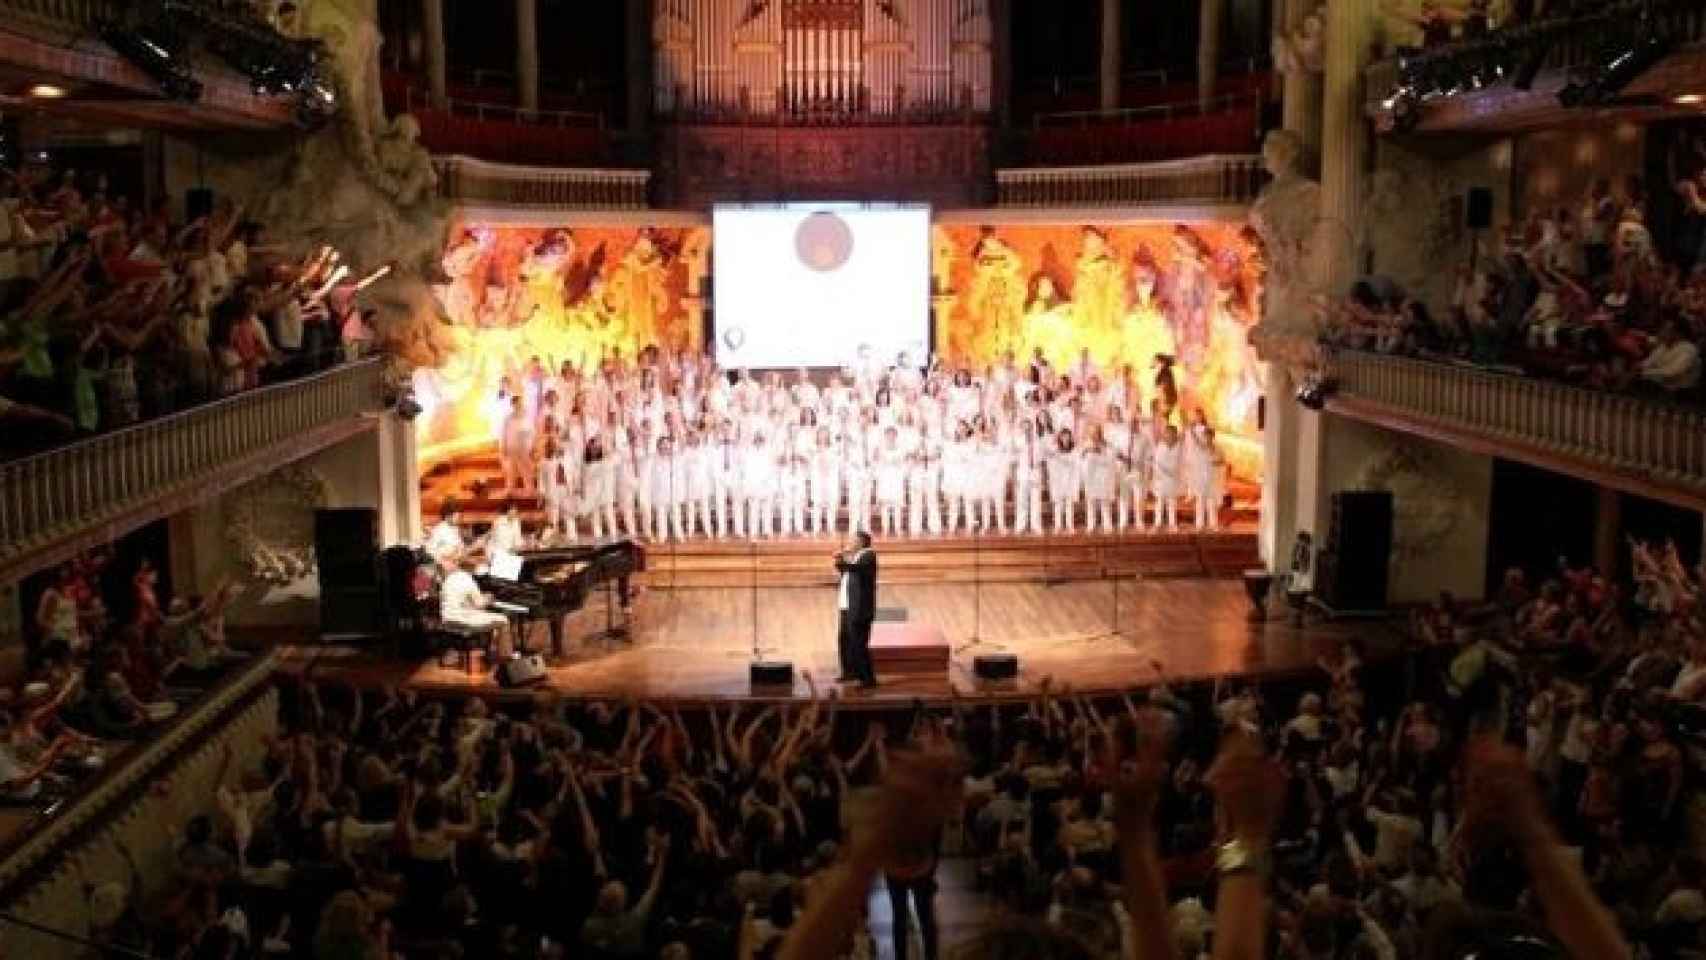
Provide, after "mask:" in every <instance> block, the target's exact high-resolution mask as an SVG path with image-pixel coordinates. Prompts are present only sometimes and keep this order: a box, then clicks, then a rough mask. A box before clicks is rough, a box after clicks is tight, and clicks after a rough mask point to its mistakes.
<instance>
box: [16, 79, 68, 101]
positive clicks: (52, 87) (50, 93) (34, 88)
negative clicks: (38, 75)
mask: <svg viewBox="0 0 1706 960" xmlns="http://www.w3.org/2000/svg"><path fill="white" fill-rule="evenodd" d="M26 92H27V93H29V95H30V96H32V97H35V98H36V99H37V100H60V99H63V98H64V97H65V95H66V92H67V91H66V89H65V88H64V87H62V86H59V85H58V84H54V83H37V84H32V85H31V86H30V89H29V90H28V91H26Z"/></svg>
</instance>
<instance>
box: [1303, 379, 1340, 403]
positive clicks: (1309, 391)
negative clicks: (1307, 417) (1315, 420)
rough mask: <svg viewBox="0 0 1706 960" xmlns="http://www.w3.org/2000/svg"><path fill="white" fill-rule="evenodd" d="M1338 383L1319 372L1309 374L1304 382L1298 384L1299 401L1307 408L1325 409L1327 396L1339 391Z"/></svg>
mask: <svg viewBox="0 0 1706 960" xmlns="http://www.w3.org/2000/svg"><path fill="white" fill-rule="evenodd" d="M1337 389H1338V385H1337V384H1335V383H1334V382H1333V381H1331V380H1329V379H1327V378H1325V377H1322V376H1321V375H1319V374H1315V373H1311V374H1307V375H1305V376H1304V378H1303V382H1302V383H1299V384H1298V385H1297V402H1298V404H1300V405H1301V406H1302V407H1303V408H1304V409H1305V410H1315V411H1320V410H1325V409H1326V408H1327V398H1328V397H1330V396H1332V395H1333V394H1334V392H1335V391H1337Z"/></svg>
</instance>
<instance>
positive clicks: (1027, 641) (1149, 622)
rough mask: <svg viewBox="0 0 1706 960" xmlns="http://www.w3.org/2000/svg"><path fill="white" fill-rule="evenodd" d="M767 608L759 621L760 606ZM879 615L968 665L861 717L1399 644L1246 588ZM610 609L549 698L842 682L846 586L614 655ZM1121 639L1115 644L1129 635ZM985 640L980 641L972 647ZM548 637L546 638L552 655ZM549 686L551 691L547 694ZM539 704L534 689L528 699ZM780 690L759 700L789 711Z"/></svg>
mask: <svg viewBox="0 0 1706 960" xmlns="http://www.w3.org/2000/svg"><path fill="white" fill-rule="evenodd" d="M755 600H756V607H757V611H756V617H755V616H754V602H755ZM878 601H879V605H880V606H882V607H886V608H893V607H903V608H905V609H906V610H907V612H908V615H909V619H911V620H913V621H915V622H922V623H928V624H933V625H935V626H938V627H940V628H941V629H942V631H943V632H944V633H945V634H946V636H947V639H948V641H949V642H950V644H952V645H953V648H954V655H953V658H952V660H951V662H950V664H949V667H948V670H947V671H946V673H945V674H931V675H925V676H885V677H883V678H882V680H883V682H882V684H881V685H880V686H879V687H878V688H877V689H876V690H873V691H857V690H849V691H847V693H846V697H847V700H848V701H849V702H851V703H853V704H857V703H872V704H879V703H881V704H890V703H893V702H895V701H902V702H904V701H907V700H911V699H913V698H922V699H925V700H931V701H934V700H941V699H945V698H947V697H948V696H950V694H951V693H957V694H959V695H963V696H969V697H985V696H1003V695H1022V694H1029V693H1032V692H1034V691H1036V690H1037V688H1038V686H1039V683H1040V682H1041V680H1042V679H1043V678H1044V677H1052V678H1053V680H1054V683H1055V685H1056V686H1057V687H1058V686H1060V685H1062V684H1070V685H1071V687H1072V688H1073V689H1075V690H1084V691H1110V690H1117V689H1127V688H1131V687H1134V686H1138V685H1142V684H1144V683H1147V682H1150V681H1152V680H1153V679H1154V673H1153V670H1152V668H1151V667H1150V662H1151V661H1152V660H1153V661H1159V662H1160V663H1161V664H1162V666H1163V668H1164V669H1165V671H1166V672H1167V674H1168V675H1169V676H1171V677H1174V678H1178V679H1181V680H1193V679H1204V678H1209V677H1215V676H1223V675H1234V676H1264V675H1275V674H1288V673H1297V672H1300V671H1307V670H1311V669H1313V667H1314V664H1315V661H1316V658H1317V657H1318V656H1320V655H1321V654H1322V653H1325V652H1327V651H1328V650H1329V649H1330V648H1331V647H1332V646H1333V645H1334V644H1335V643H1336V642H1337V641H1338V640H1340V639H1342V638H1344V637H1348V636H1360V637H1363V638H1365V639H1367V640H1369V641H1370V642H1371V643H1374V644H1376V645H1378V644H1380V643H1382V642H1391V640H1390V638H1389V637H1388V634H1389V631H1388V630H1387V629H1386V628H1385V627H1384V626H1382V625H1380V624H1367V623H1364V624H1358V625H1345V624H1325V625H1313V626H1310V627H1308V628H1305V629H1301V630H1300V629H1294V628H1292V627H1290V626H1288V625H1287V624H1286V623H1285V621H1284V620H1283V619H1282V617H1283V612H1282V611H1280V610H1278V609H1275V608H1274V607H1273V606H1270V614H1271V616H1272V617H1273V619H1270V620H1269V621H1268V622H1266V623H1261V624H1252V623H1251V622H1249V620H1248V619H1247V616H1248V612H1249V603H1248V600H1247V599H1246V597H1245V593H1244V586H1243V584H1242V582H1241V581H1238V580H1230V579H1208V578H1189V579H1167V580H1160V579H1138V580H1131V579H1122V580H1121V581H1120V586H1119V597H1118V602H1119V605H1118V613H1117V621H1116V612H1115V597H1114V582H1113V581H1112V580H1077V581H1068V582H1064V583H1058V584H1050V583H1042V582H1028V583H1011V582H1010V583H994V584H984V585H983V586H982V587H981V588H979V587H976V586H974V585H972V584H966V583H946V584H944V583H893V584H887V583H885V584H883V585H882V587H881V588H880V590H879V594H878ZM605 617H606V613H605V607H604V601H603V600H602V598H595V599H593V600H592V601H590V602H589V603H588V605H587V607H586V609H583V610H582V611H580V612H578V613H576V614H575V615H574V616H573V617H571V618H570V619H569V622H568V625H567V631H566V636H567V637H568V638H569V646H570V650H569V653H568V656H567V657H565V658H564V659H563V660H562V661H560V662H558V663H555V664H553V665H552V666H551V668H550V671H549V679H548V681H547V684H548V687H549V689H551V690H553V691H555V692H557V693H558V694H561V695H563V696H566V697H570V698H618V697H625V696H630V695H632V696H636V697H642V698H649V699H666V700H681V701H689V702H691V701H703V700H720V699H730V698H737V697H738V698H748V697H751V696H753V695H754V694H753V691H752V690H751V688H750V686H749V684H748V673H747V667H748V664H749V662H750V661H751V660H752V659H753V657H752V651H753V648H754V646H755V644H756V646H757V647H758V648H759V650H760V651H761V652H762V653H763V655H764V656H765V658H767V659H783V660H790V661H792V662H793V664H794V667H795V672H796V682H795V684H794V688H793V690H792V696H793V697H796V698H797V697H803V696H805V695H806V687H805V683H804V681H803V679H802V678H801V677H800V673H801V671H805V670H810V671H811V672H812V674H813V675H814V677H816V678H817V679H818V681H819V685H820V687H824V688H827V687H828V686H829V685H830V684H829V683H828V682H827V681H832V680H833V678H834V677H835V676H836V674H837V673H838V668H837V658H836V645H835V636H836V618H837V613H836V591H835V589H834V588H833V587H822V586H819V587H760V588H758V589H756V590H753V589H751V588H744V589H743V588H734V587H721V588H685V587H684V588H677V589H674V590H670V589H667V588H660V587H658V586H655V585H654V586H652V587H651V588H649V589H647V590H646V592H645V593H644V594H643V595H642V596H641V598H640V599H639V601H638V602H637V604H636V607H635V616H634V622H633V639H632V642H630V643H620V642H619V643H616V644H615V645H614V646H612V647H610V648H608V649H607V648H606V647H605V645H604V643H603V642H602V641H592V642H590V643H588V642H585V641H584V640H583V639H582V638H585V637H587V636H589V635H590V634H592V633H594V632H595V631H597V630H598V629H599V628H601V627H602V626H603V625H604V622H605ZM1116 623H1117V626H1118V629H1119V631H1120V632H1119V633H1118V634H1117V635H1116V634H1115V633H1114V632H1113V631H1114V629H1115V627H1116ZM974 631H975V632H976V634H977V636H978V638H979V639H980V641H981V644H980V645H979V646H976V647H973V646H970V645H969V644H970V641H971V638H972V636H973V633H974ZM544 640H545V638H544V635H543V631H542V629H541V631H540V632H539V634H538V635H537V636H536V637H535V638H534V640H533V643H534V644H535V645H538V644H540V643H542V642H544ZM978 652H1004V653H1013V654H1017V655H1018V656H1019V660H1020V676H1019V679H1018V681H1017V682H1016V683H1015V682H1008V683H1000V684H984V683H981V682H980V681H978V680H976V679H975V678H974V676H973V675H972V658H973V657H974V656H975V655H976V653H978ZM286 663H287V669H291V670H297V671H300V670H304V669H306V668H308V666H309V665H310V664H312V665H313V669H314V672H315V674H316V675H317V676H343V677H348V678H349V679H351V680H353V681H355V682H356V683H357V684H359V685H363V686H369V685H380V684H388V683H389V684H398V685H407V686H411V687H414V688H416V689H419V690H421V691H422V692H445V693H449V692H476V691H478V692H487V693H497V692H499V688H498V686H497V684H496V682H495V681H494V680H493V679H492V678H491V677H490V675H489V674H487V673H485V672H483V671H482V672H481V673H478V674H469V673H467V672H465V671H463V670H462V669H461V667H460V666H455V667H443V666H440V665H439V664H438V663H437V661H429V662H425V663H420V662H402V661H398V660H394V659H389V658H387V657H386V656H383V655H381V654H379V653H377V652H374V651H370V650H358V649H352V648H348V647H336V646H314V645H295V646H292V647H290V648H289V649H288V650H287V651H286ZM535 689H537V688H535ZM517 693H518V694H520V695H524V696H525V695H530V694H529V693H528V692H527V691H517ZM787 695H788V692H787V691H777V690H772V689H767V690H764V691H762V692H761V693H759V694H758V698H759V699H770V698H782V697H786V696H787Z"/></svg>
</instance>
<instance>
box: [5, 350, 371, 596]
mask: <svg viewBox="0 0 1706 960" xmlns="http://www.w3.org/2000/svg"><path fill="white" fill-rule="evenodd" d="M383 380H384V361H383V360H381V359H369V360H362V361H358V362H355V363H351V364H346V365H344V366H341V367H338V368H336V369H333V370H330V371H327V372H325V373H321V374H316V375H314V376H310V377H304V378H302V379H299V380H292V381H290V382H288V383H281V384H277V385H275V386H270V387H262V388H260V389H256V390H251V391H248V392H246V393H241V394H238V395H236V396H234V397H230V398H227V399H225V400H221V401H218V402H216V403H210V404H206V405H204V406H200V407H196V408H194V409H191V410H187V411H184V412H183V413H178V414H174V415H172V416H169V417H162V418H160V419H158V420H152V421H148V422H146V423H141V424H137V425H136V426H134V427H128V428H126V429H123V430H115V431H113V432H112V433H105V434H101V435H100V436H97V437H92V438H90V439H88V440H85V441H82V442H80V443H75V444H72V445H70V446H66V447H60V448H58V449H54V450H49V451H47V452H45V453H40V454H36V455H35V456H31V457H25V458H22V459H19V460H13V461H11V462H9V463H3V464H0V565H4V564H5V563H7V562H8V561H10V560H12V559H14V558H15V557H17V556H18V555H20V554H28V553H30V552H32V551H36V550H39V549H41V548H42V547H43V546H45V545H47V544H50V543H53V542H54V541H56V540H58V539H60V538H62V537H67V536H72V535H74V534H75V533H77V532H78V531H80V530H85V529H88V528H91V527H98V526H100V525H102V524H103V523H106V522H108V521H111V520H113V519H114V518H117V517H120V516H123V515H124V514H126V513H128V512H130V511H132V510H134V509H137V508H138V507H140V506H142V505H144V504H146V503H148V502H149V501H152V500H155V499H158V498H163V497H165V496H166V495H168V494H172V493H175V492H178V491H180V490H183V489H188V488H192V487H193V486H194V485H195V484H197V483H200V482H203V481H205V480H207V479H208V478H210V477H213V476H215V475H217V474H219V473H220V472H221V471H222V470H225V469H227V468H229V467H230V466H232V465H233V464H235V463H237V462H239V461H242V460H244V459H246V458H253V457H256V456H262V455H265V454H266V453H267V452H268V451H271V450H273V449H274V448H276V447H278V446H279V445H281V444H283V443H285V442H286V441H291V440H296V439H298V438H299V437H300V436H301V435H303V434H307V433H309V432H311V431H313V430H315V429H317V428H321V427H323V426H326V425H328V424H332V423H334V422H336V421H341V420H348V419H350V418H353V417H356V416H358V415H360V414H363V413H372V412H375V411H377V410H379V409H380V408H381V407H382V404H383V386H384V384H383Z"/></svg>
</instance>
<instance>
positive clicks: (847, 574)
mask: <svg viewBox="0 0 1706 960" xmlns="http://www.w3.org/2000/svg"><path fill="white" fill-rule="evenodd" d="M867 552H868V551H865V550H860V551H859V552H858V553H855V554H854V555H853V562H854V563H858V562H859V561H861V560H863V559H865V554H866V553H867ZM852 579H853V571H851V570H843V571H842V572H841V595H840V597H839V598H838V606H837V607H836V609H838V610H847V609H850V608H849V602H850V601H849V597H850V594H849V592H848V591H849V589H850V588H849V584H850V583H851V582H852Z"/></svg>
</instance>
